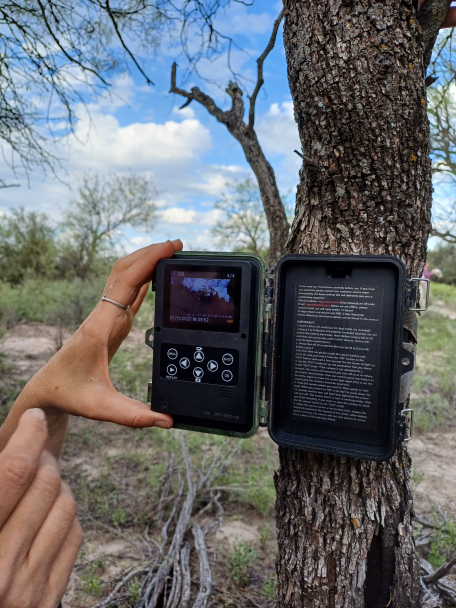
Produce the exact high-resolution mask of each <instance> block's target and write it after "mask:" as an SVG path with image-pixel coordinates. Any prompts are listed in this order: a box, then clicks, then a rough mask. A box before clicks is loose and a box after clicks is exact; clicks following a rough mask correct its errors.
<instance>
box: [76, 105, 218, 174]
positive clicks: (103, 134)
mask: <svg viewBox="0 0 456 608" xmlns="http://www.w3.org/2000/svg"><path fill="white" fill-rule="evenodd" d="M92 121H93V127H92V126H91V124H90V123H89V122H88V119H87V118H84V119H83V120H81V121H80V122H79V123H78V125H77V128H76V133H75V135H76V142H75V140H74V138H73V137H72V136H69V137H68V138H67V143H68V144H70V145H71V147H69V149H68V152H69V160H71V166H72V167H73V168H76V169H82V170H87V169H91V170H94V171H97V170H102V171H106V170H110V171H127V170H128V169H130V168H131V167H134V168H135V170H136V171H146V170H152V172H154V171H153V170H154V169H155V168H157V169H158V168H160V167H162V166H168V167H169V168H171V167H172V165H174V166H176V165H177V166H178V165H179V164H181V163H182V162H184V163H185V162H188V161H190V160H192V159H195V158H197V157H199V155H200V154H202V153H203V152H206V151H207V150H209V148H210V147H211V137H210V133H209V131H208V129H206V128H205V127H204V126H203V125H202V124H201V123H200V122H199V121H198V120H195V119H184V120H183V121H182V122H175V121H172V120H169V121H167V122H165V123H164V124H157V123H154V122H146V123H132V124H130V125H127V126H120V124H119V122H118V120H117V119H116V118H115V117H114V116H113V115H112V114H99V113H97V114H95V115H92ZM88 134H89V135H90V139H88ZM70 139H71V141H70Z"/></svg>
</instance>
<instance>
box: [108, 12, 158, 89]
mask: <svg viewBox="0 0 456 608" xmlns="http://www.w3.org/2000/svg"><path fill="white" fill-rule="evenodd" d="M105 6H106V10H107V12H108V15H109V18H110V19H111V23H112V24H113V26H114V29H115V30H116V34H117V37H118V39H119V41H120V44H121V45H122V46H123V48H124V49H125V51H126V52H127V53H128V55H130V58H131V59H132V61H133V63H134V64H135V66H136V67H137V68H138V70H139V71H140V72H141V74H142V75H143V76H144V78H145V79H146V82H147V84H152V85H153V84H154V83H153V82H152V80H151V79H150V78H149V76H147V74H146V73H145V72H144V70H143V69H142V68H141V66H140V65H139V63H138V62H137V61H136V58H135V56H134V55H133V53H132V52H131V51H130V49H129V48H128V46H127V45H126V44H125V42H124V39H123V38H122V34H121V33H120V31H119V27H118V25H117V21H116V20H115V18H114V15H113V14H112V11H111V6H110V4H109V0H106V4H105Z"/></svg>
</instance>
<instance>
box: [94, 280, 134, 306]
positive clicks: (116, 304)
mask: <svg viewBox="0 0 456 608" xmlns="http://www.w3.org/2000/svg"><path fill="white" fill-rule="evenodd" d="M111 289H112V285H111V287H110V288H109V289H108V291H107V292H106V293H105V294H104V296H103V297H102V298H101V300H100V302H109V303H110V304H114V305H115V306H118V307H119V308H122V310H128V309H129V308H131V306H129V305H127V304H121V303H120V302H116V301H115V300H111V298H107V297H106V296H107V295H108V293H109V292H110V291H111Z"/></svg>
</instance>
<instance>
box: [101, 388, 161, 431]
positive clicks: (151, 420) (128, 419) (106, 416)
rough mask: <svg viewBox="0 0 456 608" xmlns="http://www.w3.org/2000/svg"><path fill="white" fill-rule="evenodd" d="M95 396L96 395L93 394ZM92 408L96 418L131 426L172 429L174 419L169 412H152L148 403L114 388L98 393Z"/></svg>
mask: <svg viewBox="0 0 456 608" xmlns="http://www.w3.org/2000/svg"><path fill="white" fill-rule="evenodd" d="M93 397H95V395H93ZM95 403H96V406H95V407H93V408H92V410H91V414H92V415H91V417H93V419H94V420H104V421H106V422H114V423H115V424H120V425H122V426H129V427H131V428H138V429H141V428H146V427H154V426H155V427H158V428H162V429H170V428H171V427H172V426H173V419H172V418H171V416H168V415H167V414H158V413H157V412H152V411H151V409H150V407H149V406H148V405H145V404H144V403H140V402H139V401H136V400H135V399H130V398H129V397H125V396H124V395H121V394H120V393H118V392H117V391H116V390H115V389H114V388H112V389H111V390H108V389H105V390H104V391H103V393H98V395H97V397H96V398H95V400H94V404H95Z"/></svg>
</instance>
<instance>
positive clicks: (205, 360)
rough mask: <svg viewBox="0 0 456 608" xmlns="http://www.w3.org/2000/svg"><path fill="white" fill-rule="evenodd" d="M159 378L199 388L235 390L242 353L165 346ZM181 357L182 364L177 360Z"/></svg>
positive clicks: (231, 350) (196, 347)
mask: <svg viewBox="0 0 456 608" xmlns="http://www.w3.org/2000/svg"><path fill="white" fill-rule="evenodd" d="M160 354H161V357H160V376H161V377H162V378H164V379H166V380H174V381H176V380H180V381H182V382H193V383H195V382H196V383H198V384H219V385H222V386H226V385H228V386H236V385H237V383H238V369H239V352H238V351H237V350H233V349H227V348H213V347H206V346H204V347H201V346H189V345H185V344H162V347H161V353H160ZM177 357H179V361H178V362H177V361H176V362H175V363H174V360H175V359H177Z"/></svg>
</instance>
